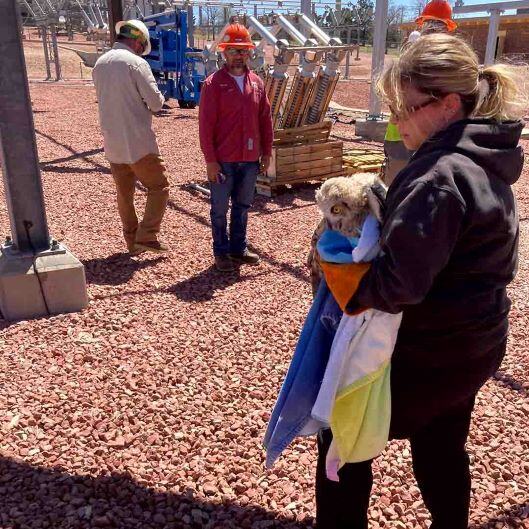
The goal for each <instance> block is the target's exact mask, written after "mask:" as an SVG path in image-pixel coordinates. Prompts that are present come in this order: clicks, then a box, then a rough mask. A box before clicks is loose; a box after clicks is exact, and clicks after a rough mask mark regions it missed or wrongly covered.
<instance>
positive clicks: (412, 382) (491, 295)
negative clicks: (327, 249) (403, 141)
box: [348, 120, 523, 437]
mask: <svg viewBox="0 0 529 529" xmlns="http://www.w3.org/2000/svg"><path fill="white" fill-rule="evenodd" d="M522 129H523V124H522V123H521V122H518V121H516V122H505V123H495V122H493V121H489V120H462V121H459V122H457V123H454V124H452V125H450V126H449V127H447V128H446V129H445V130H443V131H441V132H439V133H438V134H437V135H435V136H434V137H432V138H431V139H430V140H429V141H428V142H426V143H425V144H423V145H422V146H421V147H420V148H419V150H418V151H417V152H416V153H415V154H414V156H413V157H412V159H411V160H410V162H409V164H408V165H407V166H406V168H405V169H403V170H402V171H401V172H400V173H399V174H398V175H397V177H396V178H395V180H394V181H393V183H392V184H391V186H390V188H389V190H388V194H387V198H386V210H385V216H384V220H383V224H382V232H381V250H382V252H381V255H380V256H379V257H378V258H377V259H376V260H375V261H373V263H372V265H371V268H370V269H369V271H368V272H367V274H366V275H365V276H364V278H363V279H362V281H361V283H360V286H359V288H358V290H357V292H356V294H355V295H354V296H353V298H352V299H351V301H350V303H349V306H348V307H349V308H350V309H352V310H354V309H355V308H358V306H362V307H372V308H375V309H378V310H382V311H386V312H391V313H397V312H400V311H402V312H403V319H402V325H401V327H400V330H399V334H398V339H397V344H396V347H395V351H394V354H393V359H392V376H391V385H392V388H391V392H392V424H391V431H392V436H393V437H409V436H410V435H413V433H414V432H415V431H416V430H417V429H418V428H420V427H422V426H423V425H425V424H427V423H428V422H429V421H430V420H432V419H433V418H434V417H435V416H437V415H439V414H442V413H443V412H445V411H448V410H449V409H450V408H451V407H453V406H455V405H457V404H458V403H459V402H462V401H464V400H466V399H469V398H472V397H473V396H474V395H475V393H476V392H477V391H478V389H479V388H480V387H481V386H482V385H483V383H484V382H485V381H486V380H487V378H489V377H490V376H491V375H492V374H493V373H494V372H495V371H496V370H497V369H498V367H499V365H500V363H501V360H502V358H503V355H504V353H505V344H506V339H507V331H508V312H509V308H510V301H509V298H508V297H507V292H506V286H507V285H508V284H509V282H510V281H511V280H512V279H513V277H514V275H515V273H516V266H517V245H518V216H517V212H516V202H515V198H514V196H513V193H512V190H511V185H512V184H513V183H514V182H516V180H517V179H518V178H519V176H520V173H521V171H522V166H523V151H522V149H521V147H519V146H518V141H519V139H520V134H521V131H522Z"/></svg>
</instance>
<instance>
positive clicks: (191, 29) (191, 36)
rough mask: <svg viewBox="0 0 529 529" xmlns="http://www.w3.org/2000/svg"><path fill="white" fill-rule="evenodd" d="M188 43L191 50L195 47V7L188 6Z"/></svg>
mask: <svg viewBox="0 0 529 529" xmlns="http://www.w3.org/2000/svg"><path fill="white" fill-rule="evenodd" d="M187 43H188V45H189V47H190V48H194V47H195V21H194V19H193V6H192V5H188V6H187Z"/></svg>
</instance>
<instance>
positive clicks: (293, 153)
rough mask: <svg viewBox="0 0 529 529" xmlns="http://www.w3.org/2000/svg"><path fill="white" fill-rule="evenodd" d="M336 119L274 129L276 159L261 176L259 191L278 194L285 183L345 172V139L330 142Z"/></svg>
mask: <svg viewBox="0 0 529 529" xmlns="http://www.w3.org/2000/svg"><path fill="white" fill-rule="evenodd" d="M331 126H332V122H331V121H329V120H327V121H323V122H321V123H317V124H315V125H303V126H301V127H296V128H291V129H278V130H276V131H275V132H274V143H273V148H272V161H271V163H270V168H269V169H268V171H267V173H266V174H265V175H259V177H258V182H257V186H256V188H257V192H258V193H259V194H262V195H266V196H274V195H275V194H276V193H275V191H276V190H278V189H280V188H283V189H284V188H285V185H286V184H288V185H291V184H293V185H297V184H302V183H304V182H311V181H322V180H326V179H327V178H332V177H333V176H340V175H343V174H344V171H343V167H342V154H343V142H341V141H329V135H330V132H331Z"/></svg>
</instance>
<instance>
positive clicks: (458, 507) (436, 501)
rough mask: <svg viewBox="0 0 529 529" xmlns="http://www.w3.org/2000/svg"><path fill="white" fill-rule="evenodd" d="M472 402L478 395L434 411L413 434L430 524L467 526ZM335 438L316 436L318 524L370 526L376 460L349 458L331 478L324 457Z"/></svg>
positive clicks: (447, 528)
mask: <svg viewBox="0 0 529 529" xmlns="http://www.w3.org/2000/svg"><path fill="white" fill-rule="evenodd" d="M473 407H474V398H472V399H471V400H470V401H465V402H463V403H462V404H460V405H459V406H458V407H457V408H455V409H451V410H450V411H449V412H447V413H445V414H444V415H442V416H439V417H436V418H435V419H434V420H432V421H431V422H430V423H429V424H427V425H426V426H424V427H423V428H421V429H420V430H419V431H417V432H416V433H415V434H414V435H413V436H411V437H410V443H411V452H412V458H413V472H414V474H415V478H416V479H417V483H418V485H419V488H420V490H421V494H422V497H423V500H424V503H425V504H426V507H427V508H428V510H429V511H430V513H431V515H432V525H431V526H430V529H467V527H468V517H469V504H470V469H469V458H468V455H467V453H466V450H465V443H466V440H467V437H468V431H469V427H470V417H471V414H472V409H473ZM331 440H332V434H331V432H330V430H324V431H323V432H321V433H320V435H319V436H318V467H317V470H316V526H317V528H318V529H367V527H368V520H367V509H368V507H369V496H370V494H371V487H372V485H373V474H372V471H371V463H372V461H365V462H363V463H350V464H346V465H344V466H343V467H342V468H341V469H340V471H339V476H340V482H339V483H336V482H333V481H330V480H328V479H327V477H326V475H325V457H326V454H327V450H328V449H329V445H330V443H331Z"/></svg>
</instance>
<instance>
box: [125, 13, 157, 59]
mask: <svg viewBox="0 0 529 529" xmlns="http://www.w3.org/2000/svg"><path fill="white" fill-rule="evenodd" d="M123 26H131V27H133V28H135V29H137V30H138V31H140V32H141V34H142V36H143V38H144V40H145V41H146V42H147V44H146V46H145V49H144V50H143V53H142V55H149V53H151V39H150V38H149V30H148V29H147V26H146V25H145V24H144V23H143V22H142V21H141V20H122V21H121V22H118V23H117V24H116V35H119V34H120V33H121V28H122V27H123Z"/></svg>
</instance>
